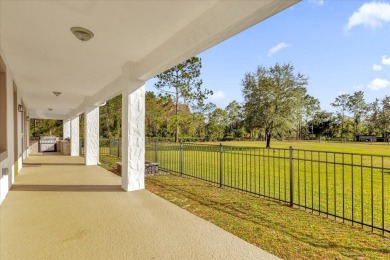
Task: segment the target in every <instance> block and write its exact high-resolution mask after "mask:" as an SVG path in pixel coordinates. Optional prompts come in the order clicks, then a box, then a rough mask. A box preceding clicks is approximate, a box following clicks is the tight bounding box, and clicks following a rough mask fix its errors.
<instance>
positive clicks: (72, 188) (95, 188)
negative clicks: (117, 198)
mask: <svg viewBox="0 0 390 260" xmlns="http://www.w3.org/2000/svg"><path fill="white" fill-rule="evenodd" d="M10 190H11V191H58V192H125V191H124V190H123V189H122V188H121V186H120V185H36V184H33V185H18V184H15V185H12V187H11V189H10Z"/></svg>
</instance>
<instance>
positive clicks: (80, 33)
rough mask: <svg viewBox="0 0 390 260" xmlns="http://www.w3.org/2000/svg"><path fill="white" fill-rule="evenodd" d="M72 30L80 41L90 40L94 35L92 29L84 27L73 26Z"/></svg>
mask: <svg viewBox="0 0 390 260" xmlns="http://www.w3.org/2000/svg"><path fill="white" fill-rule="evenodd" d="M70 31H71V32H72V33H73V34H74V36H76V37H77V39H79V40H80V41H83V42H84V41H89V40H90V39H91V38H92V37H93V36H94V35H93V33H92V32H91V31H90V30H87V29H85V28H82V27H72V28H70Z"/></svg>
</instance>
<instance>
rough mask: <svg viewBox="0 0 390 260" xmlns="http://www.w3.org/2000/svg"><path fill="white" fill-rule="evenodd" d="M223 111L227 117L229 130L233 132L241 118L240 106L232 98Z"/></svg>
mask: <svg viewBox="0 0 390 260" xmlns="http://www.w3.org/2000/svg"><path fill="white" fill-rule="evenodd" d="M225 111H226V112H227V114H228V118H229V132H233V131H234V130H237V129H238V127H239V122H240V121H241V120H242V107H241V105H240V104H239V103H238V102H237V101H235V100H233V101H232V102H230V103H229V104H228V105H227V106H226V108H225ZM240 135H241V134H240Z"/></svg>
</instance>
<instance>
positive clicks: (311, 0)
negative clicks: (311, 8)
mask: <svg viewBox="0 0 390 260" xmlns="http://www.w3.org/2000/svg"><path fill="white" fill-rule="evenodd" d="M324 2H325V1H324V0H309V3H311V4H315V5H324Z"/></svg>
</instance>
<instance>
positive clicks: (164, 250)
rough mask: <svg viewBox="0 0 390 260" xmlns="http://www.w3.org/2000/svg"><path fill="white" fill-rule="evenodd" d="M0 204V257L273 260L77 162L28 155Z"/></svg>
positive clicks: (170, 206)
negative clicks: (123, 188)
mask: <svg viewBox="0 0 390 260" xmlns="http://www.w3.org/2000/svg"><path fill="white" fill-rule="evenodd" d="M24 163H25V167H24V168H23V169H22V170H21V172H20V173H19V175H18V176H16V178H15V183H14V185H13V186H12V188H11V190H10V192H9V193H8V195H7V197H6V199H5V200H4V201H3V203H2V205H1V206H0V211H1V212H0V251H1V255H0V259H274V258H276V257H275V256H273V255H271V254H269V253H267V252H265V251H263V250H261V249H259V248H257V247H255V246H253V245H251V244H249V243H247V242H245V241H243V240H241V239H240V238H238V237H236V236H234V235H232V234H230V233H228V232H226V231H224V230H222V229H220V228H218V227H217V226H215V225H213V224H211V223H209V222H207V221H205V220H203V219H201V218H198V217H196V216H194V215H192V214H191V213H189V212H187V211H185V210H183V209H181V208H179V207H177V206H175V205H173V204H171V203H169V202H167V201H165V200H164V199H162V198H160V197H158V196H156V195H154V194H152V193H150V192H148V191H147V190H141V191H136V192H124V191H123V190H122V189H121V187H120V185H121V178H120V177H118V176H117V175H115V174H113V173H111V172H108V171H106V170H105V169H103V168H101V167H99V166H85V165H82V163H83V158H81V157H70V156H60V155H58V154H57V155H56V154H51V155H43V156H30V157H29V158H27V159H26V160H25V161H24Z"/></svg>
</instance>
